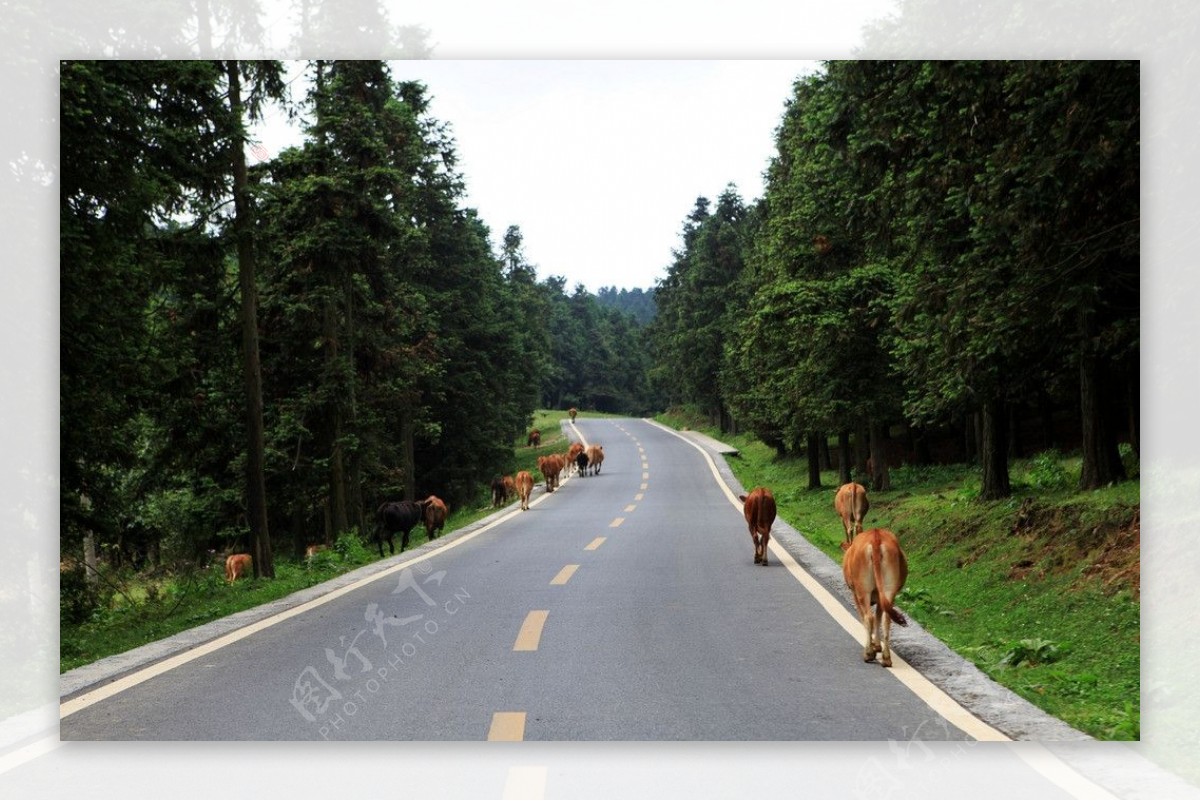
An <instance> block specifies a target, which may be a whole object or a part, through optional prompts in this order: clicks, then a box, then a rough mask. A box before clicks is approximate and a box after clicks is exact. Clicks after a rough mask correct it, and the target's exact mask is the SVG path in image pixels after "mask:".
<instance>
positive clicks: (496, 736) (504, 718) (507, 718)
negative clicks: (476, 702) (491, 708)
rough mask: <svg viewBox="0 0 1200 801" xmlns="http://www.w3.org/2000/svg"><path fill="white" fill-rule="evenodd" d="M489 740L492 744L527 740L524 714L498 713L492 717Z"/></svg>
mask: <svg viewBox="0 0 1200 801" xmlns="http://www.w3.org/2000/svg"><path fill="white" fill-rule="evenodd" d="M487 738H488V740H489V741H492V742H510V743H513V742H520V741H521V740H524V739H525V713H524V712H497V713H496V714H494V715H492V728H490V729H488V737H487Z"/></svg>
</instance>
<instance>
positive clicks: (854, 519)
mask: <svg viewBox="0 0 1200 801" xmlns="http://www.w3.org/2000/svg"><path fill="white" fill-rule="evenodd" d="M870 508H871V503H870V501H868V500H867V489H866V487H864V486H863V485H862V484H855V483H853V482H851V483H849V484H843V485H842V486H840V487H838V491H837V495H835V496H834V497H833V510H834V511H835V512H837V514H838V517H840V518H842V528H843V529H845V531H846V544H847V545H849V544H850V543H851V542H853V541H854V537H855V535H857V534H861V533H862V530H863V518H864V517H866V516H867V512H868V511H869V510H870Z"/></svg>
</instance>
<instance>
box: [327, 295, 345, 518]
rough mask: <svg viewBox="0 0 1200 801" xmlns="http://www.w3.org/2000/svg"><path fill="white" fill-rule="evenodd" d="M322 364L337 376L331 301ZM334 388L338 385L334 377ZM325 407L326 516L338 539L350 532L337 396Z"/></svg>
mask: <svg viewBox="0 0 1200 801" xmlns="http://www.w3.org/2000/svg"><path fill="white" fill-rule="evenodd" d="M324 327H325V362H326V364H327V365H328V366H329V372H330V373H331V374H332V375H333V376H338V375H339V374H340V372H341V371H340V367H339V366H338V364H337V362H338V357H339V351H340V342H339V339H338V331H337V315H336V314H335V313H334V304H333V301H332V300H326V301H325V325H324ZM333 381H334V382H335V384H337V383H340V382H339V381H338V379H337V378H336V377H335V378H334V379H333ZM338 394H339V393H337V392H335V393H334V395H335V397H334V398H333V399H332V400H330V401H329V402H328V404H327V405H326V410H325V414H326V421H325V425H326V436H327V438H328V442H327V445H328V448H329V512H330V523H331V525H332V526H333V535H334V537H335V538H336V537H337V536H339V535H341V534H343V533H345V532H346V530H347V529H348V528H350V524H349V519H348V517H347V514H346V464H345V454H344V453H343V450H342V422H343V421H342V404H341V401H340V399H339V398H338V397H336V395H338Z"/></svg>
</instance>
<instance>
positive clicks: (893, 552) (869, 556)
mask: <svg viewBox="0 0 1200 801" xmlns="http://www.w3.org/2000/svg"><path fill="white" fill-rule="evenodd" d="M842 550H843V551H845V553H844V554H843V555H842V573H843V575H844V576H845V577H846V586H848V587H849V588H850V592H851V594H852V595H853V596H854V605H855V607H857V609H858V616H859V618H860V619H861V620H862V623H863V628H865V629H866V633H867V641H866V644H865V645H864V646H863V661H864V662H873V661H875V655H876V654H881V655H882V657H881V658H880V660H879V663H880V664H881V665H883V666H884V667H891V666H892V623H893V622H895V623H896V624H897V625H899V626H907V625H908V619H907V618H906V617H904V615H902V614H900V612H899V611H898V610H897V609H896V607H895V606H894V605H893V603H894V602H895V600H896V596H897V595H898V594H899V593H900V590H902V589H903V588H904V581H905V579H907V578H908V560H907V559H906V558H905V556H904V551H903V550H901V549H900V542H899V541H898V540H897V539H896V535H895V534H893V533H892V532H890V531H888V530H887V529H885V528H873V529H870V530H869V531H864V532H863V533H861V534H859V535H858V536H857V537H855V538H854V541H853V542H851V543H842ZM872 605H873V606H874V607H875V609H874V610H872V609H871V607H872Z"/></svg>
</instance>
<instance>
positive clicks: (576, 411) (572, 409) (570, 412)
mask: <svg viewBox="0 0 1200 801" xmlns="http://www.w3.org/2000/svg"><path fill="white" fill-rule="evenodd" d="M567 414H569V415H571V422H572V423H574V422H575V415H577V414H579V410H578V409H576V408H575V407H574V406H572V407H571V408H570V409H568V410H567Z"/></svg>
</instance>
